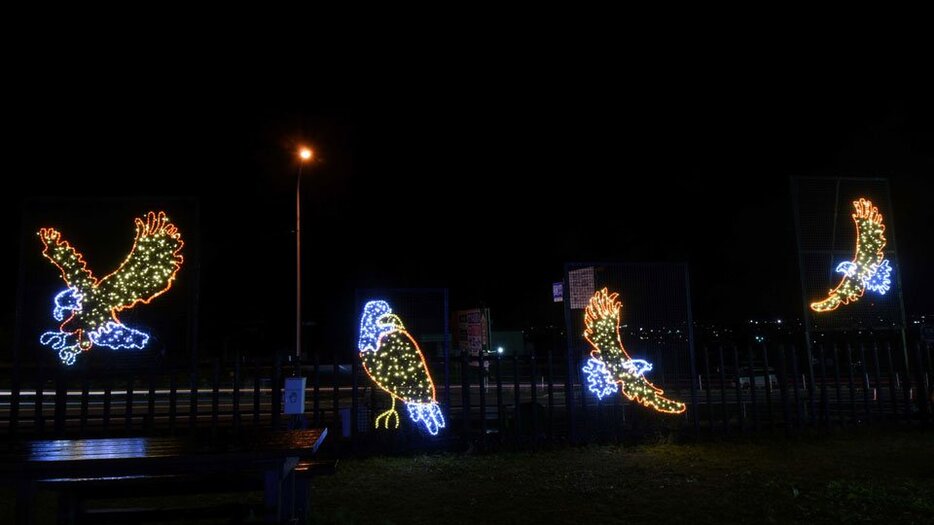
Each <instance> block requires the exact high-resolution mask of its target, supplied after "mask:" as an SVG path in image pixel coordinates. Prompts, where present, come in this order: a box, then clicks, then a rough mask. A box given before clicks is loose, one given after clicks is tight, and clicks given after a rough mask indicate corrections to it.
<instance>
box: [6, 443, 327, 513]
mask: <svg viewBox="0 0 934 525" xmlns="http://www.w3.org/2000/svg"><path fill="white" fill-rule="evenodd" d="M326 435H327V429H326V428H321V429H308V430H291V431H284V432H275V431H263V432H258V433H245V432H241V433H238V434H236V435H232V436H225V437H222V438H215V437H207V438H206V437H204V436H188V437H184V438H174V437H150V438H146V437H140V438H117V439H75V440H68V439H57V440H44V441H22V442H12V443H7V444H6V445H5V446H4V447H2V448H0V482H2V483H8V484H11V485H13V486H15V487H16V489H17V502H16V512H17V522H18V523H24V524H30V523H33V522H34V519H35V517H34V514H35V494H36V490H37V489H38V488H39V487H40V486H41V487H43V488H47V489H52V490H56V491H58V492H59V493H60V495H61V498H62V509H63V510H62V512H60V519H61V521H63V522H66V523H69V522H78V521H79V519H80V521H90V522H92V523H102V522H118V521H122V522H123V523H128V522H134V521H146V520H151V519H163V520H164V519H167V518H168V517H169V515H173V516H180V517H184V518H192V519H193V518H194V517H196V516H203V515H208V516H213V517H217V513H218V509H217V506H216V505H215V506H214V511H213V512H214V513H213V514H202V513H209V512H212V511H210V510H208V509H207V508H201V507H197V508H190V509H187V510H185V511H182V510H178V509H164V508H162V509H136V510H135V514H134V515H133V516H132V517H130V516H129V513H128V511H127V510H126V509H107V510H106V511H105V510H98V509H91V510H85V509H84V508H83V502H84V501H87V500H89V499H104V498H115V497H139V496H145V495H148V494H152V495H154V496H162V495H171V494H178V493H184V494H206V493H212V492H213V493H217V492H239V491H243V490H262V491H263V493H264V502H263V508H262V510H261V515H262V516H263V518H264V519H265V521H266V522H269V523H279V522H281V521H283V520H288V519H293V518H296V517H297V518H299V519H304V517H305V516H307V499H308V498H307V494H308V493H307V492H306V490H307V487H308V484H307V479H308V478H309V477H311V476H314V475H318V474H323V473H327V472H333V469H334V464H333V462H331V463H329V462H326V461H321V460H318V459H317V458H315V455H316V453H317V450H318V447H319V446H320V445H321V443H322V442H323V440H324V438H325V436H326ZM296 469H299V470H296ZM296 488H300V489H301V492H300V493H299V494H300V495H301V496H300V497H298V498H295V495H296ZM296 500H298V501H296ZM296 503H298V504H297V505H296ZM227 510H230V511H231V512H233V513H235V515H236V514H238V515H244V514H248V513H249V512H251V510H250V509H248V508H247V507H241V506H236V505H235V506H231V507H229V508H228V509H227ZM296 511H299V513H296Z"/></svg>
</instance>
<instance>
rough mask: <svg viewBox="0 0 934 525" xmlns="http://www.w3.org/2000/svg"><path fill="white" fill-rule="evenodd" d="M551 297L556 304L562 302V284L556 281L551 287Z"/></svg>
mask: <svg viewBox="0 0 934 525" xmlns="http://www.w3.org/2000/svg"><path fill="white" fill-rule="evenodd" d="M551 296H552V297H553V298H554V300H555V302H556V303H563V302H564V282H561V281H558V282H556V283H554V284H552V285H551Z"/></svg>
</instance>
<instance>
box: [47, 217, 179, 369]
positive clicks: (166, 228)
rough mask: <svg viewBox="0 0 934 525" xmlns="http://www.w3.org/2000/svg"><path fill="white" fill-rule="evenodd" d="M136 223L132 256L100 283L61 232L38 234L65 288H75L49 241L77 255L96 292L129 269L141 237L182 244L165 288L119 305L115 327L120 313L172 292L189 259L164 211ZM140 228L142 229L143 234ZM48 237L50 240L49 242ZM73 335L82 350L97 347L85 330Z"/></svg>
mask: <svg viewBox="0 0 934 525" xmlns="http://www.w3.org/2000/svg"><path fill="white" fill-rule="evenodd" d="M133 222H134V224H135V225H136V237H135V238H134V239H133V247H132V248H130V253H129V254H128V255H127V256H126V259H124V260H123V262H122V263H120V266H119V267H117V269H116V270H114V271H112V272H110V273H109V274H107V275H105V276H104V277H102V278H100V279H97V278H96V277H94V274H93V273H92V272H91V270H89V269H88V268H87V262H86V261H85V260H84V255H83V254H82V253H81V252H79V251H78V250H76V249H75V248H74V247H73V246H72V245H71V243H69V242H68V241H66V240H63V239H62V234H61V232H59V231H58V230H56V229H55V228H39V232H38V234H37V235H38V236H39V240H40V241H41V242H42V244H43V249H42V255H43V257H45V258H46V259H48V260H50V261H52V264H53V265H55V267H56V268H58V270H59V272H61V274H62V280H63V281H65V284H67V285H68V286H72V283H71V282H69V280H68V279H67V275H66V271H65V268H63V267H62V266H61V265H60V264H58V261H56V260H55V259H53V258H52V257H51V256H50V255H49V253H48V251H49V242H48V241H54V245H55V246H56V247H59V246H64V249H65V250H69V251H71V252H73V253H74V254H75V256H76V258H77V261H78V271H79V272H81V273H84V274H86V275H87V278H88V279H89V280H90V281H91V287H92V288H98V287H99V285H100V284H101V283H103V282H104V281H106V280H107V278H108V277H110V276H112V275H115V274H116V273H117V272H119V271H120V270H122V269H123V267H124V266H126V264H127V263H128V262H129V261H130V258H131V257H132V256H133V253H134V252H135V251H136V245H137V244H138V243H139V239H140V238H141V237H143V236H147V235H151V236H156V235H159V234H160V233H164V234H165V235H168V236H169V237H171V238H173V239H175V240H177V241H178V248H176V249H175V251H173V252H172V255H173V256H174V257H175V259H176V260H177V261H178V262H177V264H176V265H175V270H173V271H172V274H171V275H170V276H169V278H168V280H167V281H166V286H165V288H163V289H162V290H160V291H158V292H156V293H155V294H153V295H152V296H151V297H149V298H148V299H142V298H137V299H135V300H134V301H133V302H132V303H130V304H129V305H117V306H115V307H113V308H111V309H110V317H111V319H113V321H114V322H115V323H118V324H119V323H120V320H119V319H118V318H117V312H122V311H123V310H129V309H131V308H133V307H134V306H136V305H137V304H139V303H143V304H149V303H150V302H151V301H152V300H153V299H155V298H156V297H158V296H160V295H162V294H164V293H165V292H167V291H169V289H171V288H172V283H173V282H174V281H175V276H176V274H178V271H179V270H180V269H181V267H182V264H183V263H184V262H185V257H184V256H182V254H181V253H180V252H181V251H182V247H184V246H185V242H184V241H183V240H182V238H181V234H180V233H179V231H178V227H177V226H175V225H174V224H172V223H171V222H169V218H168V217H167V216H166V214H165V212H164V211H160V212H158V214H157V213H155V212H152V211H150V212H148V213H147V214H146V223H145V224H143V220H142V219H141V218H139V217H136V218H134V219H133ZM155 223H158V226H154V224H155ZM140 228H142V232H141V230H140ZM46 237H49V239H48V241H47V239H46ZM75 315H77V313H76V312H75V311H74V310H72V311H71V315H69V316H68V318H67V319H65V320H64V321H62V324H60V325H59V327H58V329H59V331H61V332H65V331H66V330H65V325H66V324H68V323H69V322H70V321H71V319H72V318H73V317H74V316H75ZM71 333H74V334H76V336H77V338H78V344H79V345H80V346H81V349H82V350H84V351H87V350H90V349H91V347H93V346H94V344H93V343H92V342H91V341H90V340H83V339H82V336H83V334H84V329H83V328H78V329H76V330H74V331H72V332H71Z"/></svg>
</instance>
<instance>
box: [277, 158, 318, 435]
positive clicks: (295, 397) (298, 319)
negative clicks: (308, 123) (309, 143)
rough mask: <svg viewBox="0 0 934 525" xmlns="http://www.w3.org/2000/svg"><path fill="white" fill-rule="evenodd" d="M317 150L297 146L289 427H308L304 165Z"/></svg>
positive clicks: (287, 403) (287, 384)
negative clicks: (304, 364) (304, 360)
mask: <svg viewBox="0 0 934 525" xmlns="http://www.w3.org/2000/svg"><path fill="white" fill-rule="evenodd" d="M313 155H314V153H313V152H312V151H311V149H309V148H305V147H302V148H300V149H299V150H298V159H299V160H298V175H297V176H296V177H295V368H294V372H293V374H294V377H288V378H286V379H285V404H284V409H285V413H286V415H289V416H291V417H290V418H289V429H296V428H305V378H304V377H302V361H301V358H302V230H301V228H302V167H303V166H304V165H305V163H306V162H309V161H310V160H311V158H312V156H313Z"/></svg>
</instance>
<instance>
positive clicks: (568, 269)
mask: <svg viewBox="0 0 934 525" xmlns="http://www.w3.org/2000/svg"><path fill="white" fill-rule="evenodd" d="M591 267H592V268H593V276H594V278H593V282H594V289H595V290H600V289H602V288H604V287H606V288H607V289H608V291H609V292H617V293H619V300H620V301H621V302H622V304H623V309H622V314H621V320H620V336H621V337H622V340H623V345H624V346H625V347H626V350H627V352H629V354H630V355H631V356H632V357H633V358H636V359H646V360H648V361H650V362H652V364H653V365H654V366H653V369H652V371H651V372H650V374H649V376H650V377H651V379H652V381H653V382H656V384H658V385H660V386H662V387H663V388H668V389H674V388H690V381H691V355H692V352H691V345H692V341H691V330H690V322H691V312H690V310H689V302H688V297H689V296H688V282H687V272H686V268H685V266H684V265H683V264H625V263H598V264H587V263H572V264H567V265H565V282H566V283H570V282H571V281H570V279H571V275H573V274H574V272H575V271H577V270H582V269H586V268H591ZM572 288H573V287H572V286H566V288H565V301H569V299H570V298H571V295H572V294H573V293H574V290H573V289H572ZM566 305H567V306H566V308H565V312H566V313H567V314H568V315H569V317H568V319H567V324H568V347H569V349H570V351H571V353H572V362H575V361H576V362H577V363H578V366H576V367H575V369H579V368H580V363H581V362H582V360H583V359H586V357H587V356H588V355H589V354H590V350H591V348H590V345H589V344H588V343H587V341H585V340H584V338H583V335H582V334H583V332H584V310H583V309H582V308H573V306H577V305H574V304H572V303H570V302H567V303H566ZM572 373H573V372H572Z"/></svg>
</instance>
